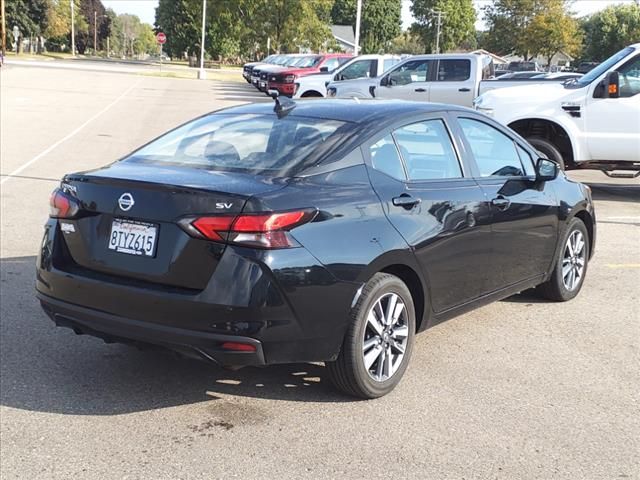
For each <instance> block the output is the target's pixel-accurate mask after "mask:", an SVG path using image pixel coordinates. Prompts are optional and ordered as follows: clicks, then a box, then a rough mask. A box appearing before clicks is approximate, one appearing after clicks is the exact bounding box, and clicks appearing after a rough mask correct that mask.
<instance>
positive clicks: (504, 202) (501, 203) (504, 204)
mask: <svg viewBox="0 0 640 480" xmlns="http://www.w3.org/2000/svg"><path fill="white" fill-rule="evenodd" d="M491 205H493V206H495V207H497V208H498V210H506V209H507V208H509V205H511V200H509V199H508V198H504V197H497V198H494V199H493V200H491Z"/></svg>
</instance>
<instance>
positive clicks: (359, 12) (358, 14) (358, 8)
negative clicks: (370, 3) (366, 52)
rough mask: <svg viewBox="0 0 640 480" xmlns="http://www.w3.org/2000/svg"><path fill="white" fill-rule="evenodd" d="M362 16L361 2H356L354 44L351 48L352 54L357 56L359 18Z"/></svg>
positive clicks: (358, 47)
mask: <svg viewBox="0 0 640 480" xmlns="http://www.w3.org/2000/svg"><path fill="white" fill-rule="evenodd" d="M361 16H362V0H358V3H357V6H356V44H355V47H354V48H353V54H354V55H358V52H359V51H360V18H361Z"/></svg>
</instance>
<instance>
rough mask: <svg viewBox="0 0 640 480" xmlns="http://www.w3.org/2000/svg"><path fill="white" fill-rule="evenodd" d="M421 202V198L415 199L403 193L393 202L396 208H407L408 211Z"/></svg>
mask: <svg viewBox="0 0 640 480" xmlns="http://www.w3.org/2000/svg"><path fill="white" fill-rule="evenodd" d="M421 201H422V200H420V199H419V198H413V197H412V196H411V195H407V194H406V193H403V194H402V195H400V196H399V197H394V198H393V199H392V202H393V204H394V205H395V206H396V207H402V208H406V209H407V210H411V209H412V208H413V207H415V206H416V205H418V204H419V203H420V202H421Z"/></svg>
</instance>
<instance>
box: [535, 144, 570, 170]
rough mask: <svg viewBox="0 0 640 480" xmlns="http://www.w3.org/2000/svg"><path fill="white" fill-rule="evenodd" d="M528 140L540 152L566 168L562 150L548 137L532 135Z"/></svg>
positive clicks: (562, 167)
mask: <svg viewBox="0 0 640 480" xmlns="http://www.w3.org/2000/svg"><path fill="white" fill-rule="evenodd" d="M527 141H528V142H529V143H530V144H531V145H532V146H533V147H534V148H535V149H536V150H538V151H539V152H540V153H542V154H544V155H546V157H547V158H548V159H549V160H553V161H554V162H556V163H558V164H559V165H560V168H561V169H562V170H564V159H563V158H562V154H561V153H560V150H558V147H556V146H555V145H554V144H553V143H551V142H550V141H549V140H547V139H546V138H541V137H530V138H527Z"/></svg>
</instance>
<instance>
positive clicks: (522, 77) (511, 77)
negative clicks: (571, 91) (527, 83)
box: [497, 70, 546, 82]
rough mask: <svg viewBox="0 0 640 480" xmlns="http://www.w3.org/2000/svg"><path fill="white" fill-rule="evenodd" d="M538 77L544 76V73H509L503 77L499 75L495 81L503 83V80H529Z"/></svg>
mask: <svg viewBox="0 0 640 480" xmlns="http://www.w3.org/2000/svg"><path fill="white" fill-rule="evenodd" d="M538 75H546V74H545V73H542V74H541V73H540V72H538V71H537V70H534V71H532V72H509V73H506V74H504V75H500V77H499V78H497V80H500V81H501V82H504V81H505V80H527V79H529V78H534V77H537V76H538Z"/></svg>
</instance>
